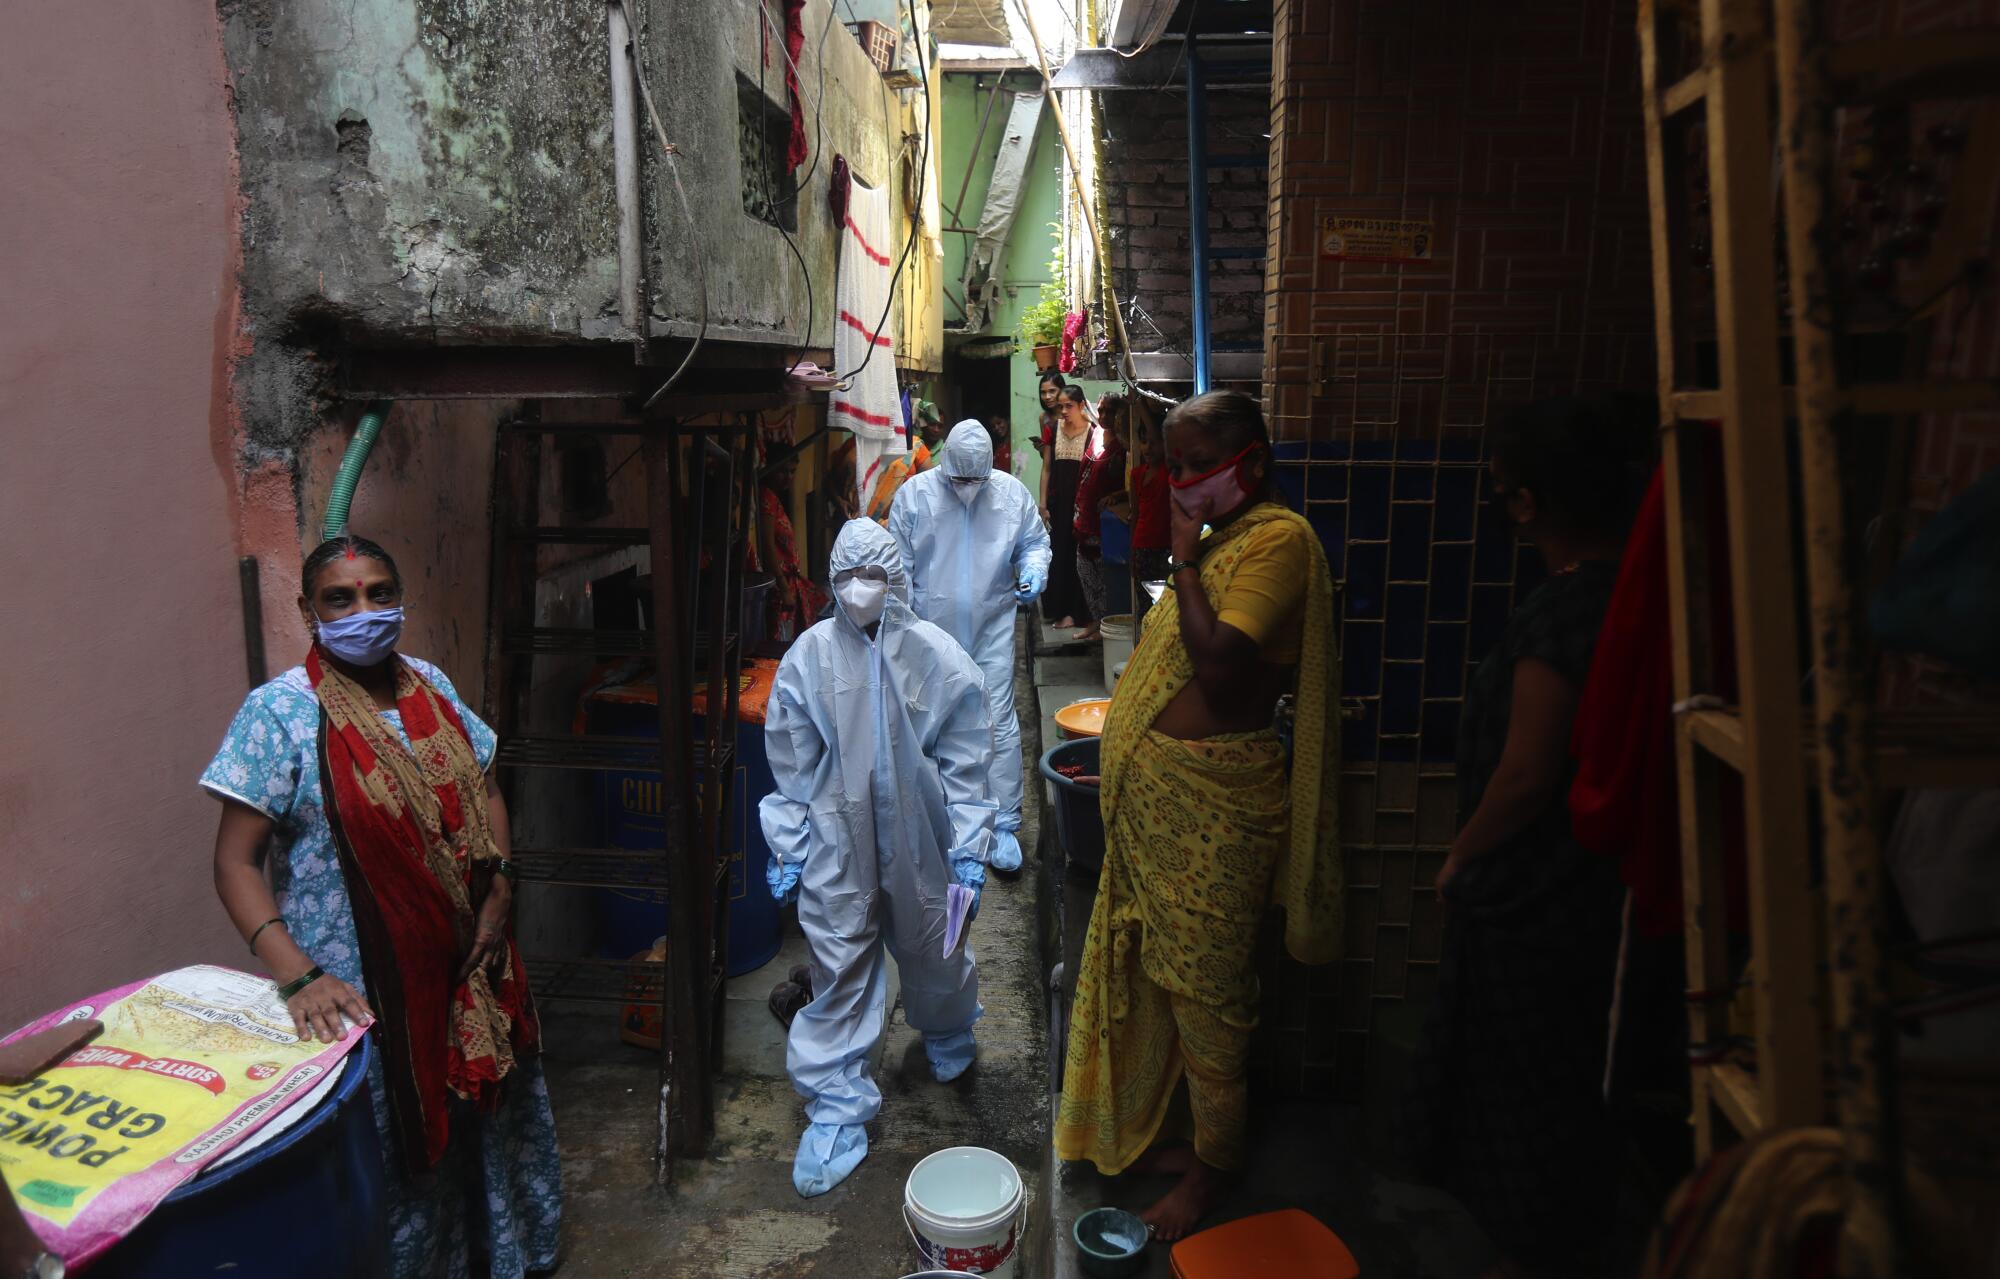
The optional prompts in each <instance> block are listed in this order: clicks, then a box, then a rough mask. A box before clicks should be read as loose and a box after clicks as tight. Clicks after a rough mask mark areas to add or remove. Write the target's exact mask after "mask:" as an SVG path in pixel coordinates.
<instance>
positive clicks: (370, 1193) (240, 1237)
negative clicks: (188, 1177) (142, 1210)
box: [90, 1036, 390, 1279]
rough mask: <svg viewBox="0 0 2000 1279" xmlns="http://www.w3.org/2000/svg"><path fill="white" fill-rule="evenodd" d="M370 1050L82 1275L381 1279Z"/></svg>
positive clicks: (101, 1278) (383, 1256)
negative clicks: (300, 1110)
mask: <svg viewBox="0 0 2000 1279" xmlns="http://www.w3.org/2000/svg"><path fill="white" fill-rule="evenodd" d="M374 1051H375V1047H374V1044H372V1043H371V1042H370V1041H369V1039H368V1038H367V1036H363V1037H362V1040H361V1043H360V1045H359V1046H358V1047H356V1048H355V1050H354V1051H353V1052H351V1053H349V1054H348V1055H347V1057H346V1065H345V1069H343V1070H342V1071H341V1075H340V1078H339V1080H338V1081H336V1082H335V1083H334V1085H333V1090H332V1091H331V1092H330V1093H328V1094H327V1095H326V1096H325V1097H322V1098H321V1099H320V1100H319V1102H318V1103H316V1104H315V1105H314V1106H313V1109H312V1111H311V1113H309V1114H307V1115H306V1116H305V1117H304V1118H302V1119H300V1120H299V1121H298V1122H297V1123H295V1124H293V1125H292V1126H291V1127H290V1128H287V1129H286V1130H285V1131H284V1132H283V1133H281V1134H280V1135H279V1136H277V1137H275V1138H273V1139H272V1140H271V1142H270V1143H269V1144H267V1145H265V1146H264V1147H262V1148H261V1149H258V1150H255V1151H253V1152H251V1153H250V1154H247V1155H245V1156H243V1157H242V1158H241V1159H236V1160H233V1161H231V1162H229V1163H227V1164H224V1165H223V1166H221V1167H220V1168H215V1169H212V1170H210V1171H209V1172H207V1173H204V1174H203V1175H201V1176H199V1177H196V1178H195V1179H194V1180H193V1181H190V1182H186V1183H184V1184H183V1185H182V1186H181V1187H180V1188H179V1189H177V1190H175V1191H174V1192H173V1193H172V1194H170V1195H168V1196H167V1197H166V1199H165V1200H163V1201H162V1202H161V1204H160V1206H159V1207H158V1208H155V1209H154V1210H153V1214H152V1215H151V1216H150V1217H147V1218H146V1220H145V1221H144V1222H143V1223H141V1225H140V1226H139V1228H138V1229H137V1230H135V1231H133V1232H132V1233H131V1234H130V1235H128V1236H127V1237H126V1238H125V1239H124V1240H123V1241H122V1242H120V1243H119V1244H118V1246H117V1247H115V1248H113V1249H112V1250H111V1251H110V1252H107V1253H105V1254H104V1256H103V1257H102V1258H100V1259H99V1260H98V1261H97V1262H96V1263H95V1264H93V1265H92V1266H91V1267H90V1274H91V1276H92V1279H184V1277H186V1276H194V1275H226V1276H229V1277H230V1279H238V1277H240V1276H247V1275H279V1274H281V1275H285V1276H287V1279H376V1277H377V1276H381V1275H386V1274H388V1273H389V1272H390V1266H389V1222H388V1216H387V1213H386V1205H385V1204H384V1203H383V1191H382V1143H381V1137H380V1135H379V1134H378V1133H377V1132H376V1130H375V1106H374V1103H373V1102H372V1101H370V1100H369V1096H368V1061H369V1058H370V1057H371V1056H372V1055H373V1054H374Z"/></svg>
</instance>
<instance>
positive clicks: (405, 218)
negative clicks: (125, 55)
mask: <svg viewBox="0 0 2000 1279" xmlns="http://www.w3.org/2000/svg"><path fill="white" fill-rule="evenodd" d="M221 12H222V14H223V17H224V19H225V32H226V43H227V48H228V55H229V63H230V70H231V73H232V77H233V81H234V85H235V89H236V104H237V117H238V131H239V133H240V135H241V138H242V148H243V190H244V194H245V196H246V197H247V198H248V201H249V209H248V213H247V216H246V222H245V228H244V230H245V236H244V239H245V245H246V255H245V286H246V292H247V293H248V295H249V297H250V299H251V302H252V308H253V315H254V316H255V318H258V319H260V320H262V321H264V322H265V323H267V324H270V325H275V326H277V327H280V328H282V327H283V326H284V325H286V324H288V323H292V322H296V321H297V320H299V319H301V318H303V317H306V316H312V315H318V316H324V317H328V318H331V319H333V320H335V321H337V322H338V324H339V325H340V326H341V328H343V329H344V330H348V331H361V332H365V333H367V334H369V335H371V336H374V337H377V338H411V339H429V338H436V337H444V338H456V339H468V338H480V337H485V338H489V339H493V340H500V339H515V340H536V339H540V340H549V339H554V338H561V337H578V336H593V335H595V336H609V335H611V334H613V333H615V332H616V330H617V323H616V314H615V312H616V292H617V215H616V207H615V199H614V193H613V186H612V175H611V174H612V166H611V135H610V107H609V96H608V90H607V89H606V87H605V86H606V66H607V59H608V54H607V51H606V40H605V10H604V6H603V5H574V4H566V3H561V2H559V0H506V2H504V3H496V2H493V0H485V2H482V0H283V3H279V2H278V0H224V3H223V4H222V6H221Z"/></svg>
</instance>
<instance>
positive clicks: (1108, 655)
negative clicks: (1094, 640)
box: [1097, 613, 1132, 693]
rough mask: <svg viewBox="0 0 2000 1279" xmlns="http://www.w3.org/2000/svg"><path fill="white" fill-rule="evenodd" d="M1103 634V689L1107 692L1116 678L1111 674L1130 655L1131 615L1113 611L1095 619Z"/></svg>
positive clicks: (1115, 682)
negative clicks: (1108, 614)
mask: <svg viewBox="0 0 2000 1279" xmlns="http://www.w3.org/2000/svg"><path fill="white" fill-rule="evenodd" d="M1097 629H1098V630H1099V631H1101V632H1103V634H1104V691H1105V692H1107V693H1109V692H1110V691H1111V690H1112V686H1113V685H1115V684H1117V682H1118V678H1117V676H1116V675H1114V674H1113V671H1115V670H1116V669H1117V667H1118V666H1119V664H1120V663H1122V662H1123V661H1124V660H1125V659H1126V658H1128V657H1130V656H1132V615H1131V614H1130V613H1113V614H1111V615H1110V616H1108V617H1101V618H1099V619H1097Z"/></svg>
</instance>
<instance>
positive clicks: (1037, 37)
mask: <svg viewBox="0 0 2000 1279" xmlns="http://www.w3.org/2000/svg"><path fill="white" fill-rule="evenodd" d="M1014 9H1015V12H1017V13H1019V14H1020V15H1021V17H1022V19H1023V20H1024V21H1026V23H1027V24H1028V38H1029V39H1031V40H1033V41H1034V42H1035V65H1036V66H1037V67H1039V68H1040V69H1041V73H1042V88H1043V90H1044V91H1045V92H1047V93H1048V95H1049V105H1051V106H1053V107H1054V108H1055V113H1054V114H1055V117H1056V136H1057V137H1058V138H1060V139H1062V149H1063V155H1064V157H1065V158H1066V159H1068V161H1069V179H1070V185H1071V186H1073V187H1075V188H1076V202H1077V204H1078V205H1079V206H1080V207H1081V208H1082V209H1083V225H1084V229H1085V230H1087V231H1089V232H1090V249H1091V253H1092V255H1093V256H1094V257H1095V258H1096V259H1097V270H1098V272H1099V273H1100V274H1101V275H1102V276H1103V277H1104V284H1105V289H1106V291H1107V292H1109V293H1110V294H1111V319H1112V321H1113V322H1114V323H1115V324H1116V325H1117V327H1118V353H1119V357H1120V360H1121V361H1122V362H1123V364H1124V366H1125V381H1126V382H1127V383H1128V384H1129V385H1131V386H1132V387H1133V388H1134V389H1135V390H1138V391H1139V392H1140V393H1141V394H1143V395H1149V396H1152V397H1153V398H1154V399H1157V400H1161V401H1163V402H1168V403H1170V402H1171V401H1167V400H1166V397H1165V396H1160V395H1154V393H1153V392H1151V391H1147V390H1145V389H1144V388H1143V387H1140V386H1139V377H1138V372H1137V370H1135V369H1134V368H1133V367H1132V339H1131V337H1130V335H1129V334H1127V333H1126V332H1125V312H1124V310H1123V308H1121V307H1120V306H1119V305H1118V290H1117V289H1115V288H1113V287H1112V283H1111V281H1112V275H1111V259H1110V257H1109V256H1108V255H1106V253H1105V252H1104V237H1103V236H1102V235H1100V234H1099V233H1098V230H1097V214H1096V213H1095V212H1094V211H1093V210H1092V209H1091V207H1090V193H1089V192H1087V191H1085V190H1084V189H1083V166H1081V165H1079V164H1078V163H1077V162H1076V146H1075V144H1074V143H1072V142H1071V141H1070V136H1069V124H1068V123H1067V122H1066V121H1064V119H1063V113H1062V103H1061V102H1059V101H1057V99H1056V88H1055V77H1054V76H1052V75H1050V74H1049V55H1048V54H1047V53H1046V52H1044V51H1043V49H1042V33H1041V31H1040V30H1038V29H1037V28H1036V26H1035V15H1034V14H1033V13H1032V12H1031V11H1030V10H1031V6H1029V5H1027V4H1022V3H1019V2H1018V0H1017V3H1016V4H1015V6H1014Z"/></svg>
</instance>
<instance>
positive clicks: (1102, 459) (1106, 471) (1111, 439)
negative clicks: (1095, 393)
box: [1073, 393, 1126, 640]
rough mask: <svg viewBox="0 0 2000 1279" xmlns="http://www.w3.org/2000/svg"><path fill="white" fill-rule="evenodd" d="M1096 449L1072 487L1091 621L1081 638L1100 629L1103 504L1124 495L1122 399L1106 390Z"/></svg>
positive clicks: (1080, 576)
mask: <svg viewBox="0 0 2000 1279" xmlns="http://www.w3.org/2000/svg"><path fill="white" fill-rule="evenodd" d="M1097 421H1098V426H1099V428H1100V429H1099V431H1098V432H1097V444H1098V447H1097V448H1095V449H1093V450H1088V451H1086V452H1085V454H1084V458H1083V474H1082V476H1081V478H1079V479H1078V481H1077V486H1076V515H1075V517H1074V520H1073V525H1074V527H1073V532H1074V534H1075V537H1076V576H1077V581H1078V582H1079V583H1080V584H1081V585H1082V587H1083V598H1084V605H1085V607H1087V608H1088V609H1089V610H1090V621H1089V623H1088V624H1087V625H1086V626H1085V627H1084V628H1083V629H1082V630H1080V631H1078V632H1077V633H1076V638H1077V639H1080V640H1094V639H1097V638H1099V637H1100V636H1101V635H1102V634H1103V632H1102V631H1100V630H1099V629H1098V623H1099V622H1101V621H1103V620H1104V553H1103V547H1102V544H1101V543H1100V541H1099V533H1100V531H1101V530H1102V528H1103V519H1104V508H1105V507H1106V506H1107V505H1109V504H1110V503H1111V502H1114V501H1116V500H1117V499H1119V498H1121V497H1123V496H1124V495H1125V441H1126V414H1125V397H1124V396H1122V395H1118V394H1116V393H1113V394H1108V395H1105V396H1104V397H1102V398H1101V399H1099V400H1098V401H1097Z"/></svg>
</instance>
